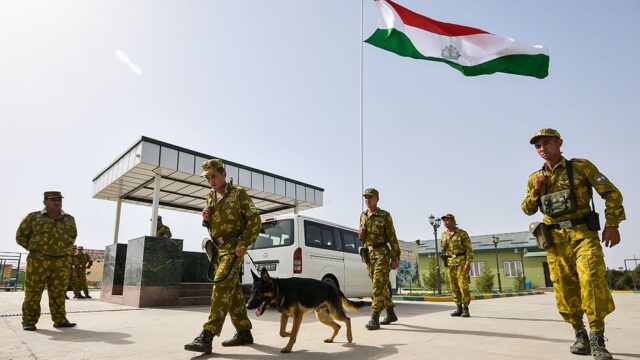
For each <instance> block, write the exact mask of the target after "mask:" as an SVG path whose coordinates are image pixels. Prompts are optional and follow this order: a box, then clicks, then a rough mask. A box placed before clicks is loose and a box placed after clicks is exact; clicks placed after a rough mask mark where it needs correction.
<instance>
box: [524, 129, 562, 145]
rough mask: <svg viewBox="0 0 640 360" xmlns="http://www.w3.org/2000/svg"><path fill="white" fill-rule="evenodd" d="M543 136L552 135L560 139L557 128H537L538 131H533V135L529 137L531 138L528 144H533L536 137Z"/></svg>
mask: <svg viewBox="0 0 640 360" xmlns="http://www.w3.org/2000/svg"><path fill="white" fill-rule="evenodd" d="M545 136H554V137H557V138H558V139H560V133H559V132H558V130H556V129H552V128H542V129H540V130H538V132H537V133H535V134H534V135H533V137H531V140H529V144H532V145H533V143H535V142H536V140H538V138H541V137H545Z"/></svg>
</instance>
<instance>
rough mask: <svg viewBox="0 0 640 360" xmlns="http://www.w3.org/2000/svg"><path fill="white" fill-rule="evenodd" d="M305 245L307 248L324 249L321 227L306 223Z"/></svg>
mask: <svg viewBox="0 0 640 360" xmlns="http://www.w3.org/2000/svg"><path fill="white" fill-rule="evenodd" d="M304 239H305V240H304V243H305V245H307V246H311V247H316V248H322V247H323V246H322V234H321V232H320V226H318V225H316V224H313V223H310V222H309V221H305V222H304Z"/></svg>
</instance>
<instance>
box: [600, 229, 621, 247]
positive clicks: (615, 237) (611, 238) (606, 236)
mask: <svg viewBox="0 0 640 360" xmlns="http://www.w3.org/2000/svg"><path fill="white" fill-rule="evenodd" d="M602 242H603V243H604V246H605V247H614V246H616V245H618V243H619V242H620V231H618V228H614V227H606V228H604V230H603V231H602Z"/></svg>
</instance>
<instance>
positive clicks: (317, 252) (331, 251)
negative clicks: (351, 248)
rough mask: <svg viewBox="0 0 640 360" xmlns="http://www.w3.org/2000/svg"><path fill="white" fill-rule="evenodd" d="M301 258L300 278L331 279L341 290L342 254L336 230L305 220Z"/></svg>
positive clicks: (342, 279)
mask: <svg viewBox="0 0 640 360" xmlns="http://www.w3.org/2000/svg"><path fill="white" fill-rule="evenodd" d="M300 243H302V242H300ZM302 258H303V260H302V274H301V277H308V278H312V279H318V280H322V279H323V278H325V277H333V278H335V280H336V281H337V282H338V284H336V285H338V287H339V288H340V289H343V287H344V271H345V269H344V254H343V253H342V241H341V239H340V233H339V232H338V229H337V228H335V227H333V226H329V225H326V224H322V223H318V222H315V221H311V220H306V219H305V220H304V247H303V248H302ZM334 282H335V281H334Z"/></svg>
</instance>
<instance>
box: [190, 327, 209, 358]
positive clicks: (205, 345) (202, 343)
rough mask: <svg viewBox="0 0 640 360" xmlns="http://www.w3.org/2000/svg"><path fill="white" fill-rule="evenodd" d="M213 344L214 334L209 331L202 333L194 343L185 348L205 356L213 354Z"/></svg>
mask: <svg viewBox="0 0 640 360" xmlns="http://www.w3.org/2000/svg"><path fill="white" fill-rule="evenodd" d="M212 342H213V334H212V333H210V332H208V331H207V330H202V332H201V333H200V334H199V335H198V336H197V337H196V338H195V339H193V341H192V342H190V343H188V344H187V345H185V346H184V349H185V350H187V351H197V352H201V353H205V354H211V347H212V346H211V343H212Z"/></svg>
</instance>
